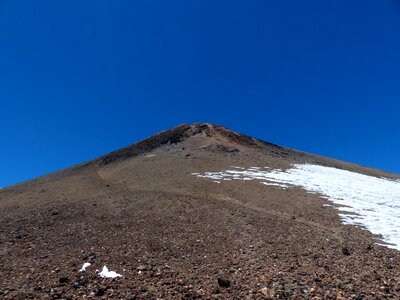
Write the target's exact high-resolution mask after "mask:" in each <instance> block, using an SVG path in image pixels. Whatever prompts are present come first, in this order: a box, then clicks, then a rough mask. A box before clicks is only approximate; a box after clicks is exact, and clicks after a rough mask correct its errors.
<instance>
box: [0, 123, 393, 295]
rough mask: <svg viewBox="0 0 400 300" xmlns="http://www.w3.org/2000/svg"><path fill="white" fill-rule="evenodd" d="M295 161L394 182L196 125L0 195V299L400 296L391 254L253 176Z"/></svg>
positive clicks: (310, 196)
mask: <svg viewBox="0 0 400 300" xmlns="http://www.w3.org/2000/svg"><path fill="white" fill-rule="evenodd" d="M304 164H311V165H317V166H323V167H327V168H332V169H337V170H346V171H351V172H353V173H357V174H363V175H367V176H369V177H374V178H377V177H385V178H387V179H385V180H389V181H390V180H397V179H399V178H400V176H398V175H395V174H390V173H386V172H383V171H379V170H375V169H370V168H366V167H362V166H357V165H354V164H350V163H346V162H342V161H337V160H333V159H329V158H324V157H320V156H316V155H312V154H307V153H304V152H300V151H296V150H293V149H288V148H285V147H281V146H278V145H274V144H271V143H266V142H263V141H260V140H257V139H254V138H251V137H249V136H246V135H243V134H240V133H237V132H233V131H230V130H228V129H226V128H224V127H222V126H217V125H213V124H203V123H202V124H193V125H186V124H184V125H180V126H178V127H176V128H174V129H172V130H168V131H164V132H161V133H159V134H156V135H155V136H152V137H150V138H148V139H146V140H143V141H140V142H138V143H135V144H133V145H131V146H128V147H126V148H123V149H121V150H117V151H115V152H112V153H110V154H107V155H105V156H102V157H100V158H98V159H95V160H93V161H90V162H87V163H83V164H81V165H79V166H75V167H72V168H69V169H66V170H62V171H60V172H57V173H54V174H50V175H46V176H43V177H40V178H37V179H34V180H31V181H29V182H25V183H22V184H18V185H15V186H11V187H8V188H5V189H3V190H1V191H0V299H84V298H99V299H101V298H102V299H156V298H158V299H182V298H185V299H246V298H247V299H399V298H400V267H399V262H400V261H399V259H400V254H399V252H398V251H397V250H393V249H390V248H387V247H384V246H380V245H378V244H377V242H378V243H383V241H378V240H377V236H374V235H373V234H372V233H371V232H369V231H367V230H365V229H363V228H362V227H358V226H351V225H345V224H343V223H342V222H341V219H340V217H339V214H338V209H337V207H336V206H335V205H333V203H332V202H331V201H329V200H328V199H326V197H323V195H321V193H310V191H307V189H306V187H305V186H304V185H303V186H296V185H293V186H291V187H290V188H282V186H281V185H282V184H281V183H279V184H276V185H273V184H261V183H262V182H261V181H262V180H264V179H263V178H261V177H262V176H261V177H260V175H257V174H259V173H260V172H259V170H261V168H268V170H280V171H281V172H285V171H287V170H291V169H292V168H293V166H294V165H304ZM235 169H236V170H243V171H240V172H242V173H239V172H237V173H235V172H234V171H232V170H235ZM226 171H230V172H231V173H229V176H231V174H236V177H234V176H233V175H232V176H231V177H230V178H228V177H223V176H221V177H216V178H220V179H218V180H216V179H213V178H214V177H213V176H216V175H215V174H220V173H221V172H226ZM218 172H219V173H218ZM249 172H250V173H251V172H253V173H251V174H256V175H257V176H255V175H254V177H257V178H255V180H252V178H251V179H249V178H247V179H248V180H247V179H246V180H245V179H243V178H240V179H241V180H235V179H239V177H240V176H239V175H237V174H247V175H248V174H249ZM263 174H264V175H263V176H267V175H265V173H263ZM247 175H246V176H247ZM268 176H270V175H268ZM268 178H271V176H270V177H268ZM225 179H226V180H225ZM274 180H275V179H274ZM216 181H218V182H219V183H217V182H216ZM390 182H391V181H390ZM393 182H395V181H393ZM272 183H273V182H272ZM355 193H357V191H355ZM84 263H90V266H88V267H87V268H86V269H85V270H84V271H83V270H81V268H82V266H83V265H84ZM104 266H107V267H108V269H109V270H110V271H115V272H116V273H118V274H119V275H121V276H118V277H116V278H107V277H106V278H103V277H101V276H100V275H104V276H107V273H106V272H103V273H100V271H102V270H103V267H104ZM109 275H112V274H109ZM114 275H116V274H114Z"/></svg>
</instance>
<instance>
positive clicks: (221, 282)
mask: <svg viewBox="0 0 400 300" xmlns="http://www.w3.org/2000/svg"><path fill="white" fill-rule="evenodd" d="M218 285H219V286H220V287H222V288H228V287H230V286H231V282H230V280H228V279H225V278H221V277H219V278H218Z"/></svg>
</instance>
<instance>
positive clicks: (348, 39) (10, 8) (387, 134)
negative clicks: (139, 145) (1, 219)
mask: <svg viewBox="0 0 400 300" xmlns="http://www.w3.org/2000/svg"><path fill="white" fill-rule="evenodd" d="M0 104H1V106H0V128H1V136H0V137H1V140H0V141H1V144H0V145H1V147H0V186H7V185H10V184H13V183H16V182H21V181H24V180H26V179H29V178H33V177H36V176H38V175H42V174H45V173H49V172H53V171H56V170H58V169H61V168H65V167H68V166H71V165H74V164H77V163H80V162H82V161H86V160H89V159H92V158H95V157H97V156H100V155H102V154H105V153H107V152H110V151H112V150H115V149H118V148H120V147H123V146H126V145H128V144H131V143H133V142H135V141H137V140H139V139H142V138H145V137H148V136H150V135H152V134H154V133H156V132H158V131H160V130H163V129H169V128H171V127H174V126H175V125H177V124H179V123H191V122H214V123H218V124H222V125H225V126H227V127H229V128H231V129H233V130H237V131H240V132H243V133H246V134H248V135H251V136H254V137H258V138H261V139H264V140H267V141H271V142H274V143H278V144H281V145H285V146H289V147H292V148H297V149H300V150H305V151H308V152H313V153H317V154H321V155H326V156H330V157H335V158H339V159H342V160H347V161H352V162H356V163H359V164H363V165H368V166H372V167H376V168H381V169H385V170H389V171H393V172H398V173H400V155H399V154H400V139H399V130H400V118H399V115H400V1H395V0H380V1H376V0H353V1H348V0H346V1H345V0H335V1H321V0H313V1H310V0H299V1H295V0H290V1H286V0H279V1H264V0H260V1H250V0H249V1H234V0H230V1H218V0H210V1H206V0H202V1H187V0H181V1H164V0H159V1H154V0H142V1H128V0H127V1H116V0H113V1H111V0H110V1H104V0H92V1H89V0H87V1H76V0H68V1H61V0H58V1H54V0H38V1H31V0H25V1H22V0H0Z"/></svg>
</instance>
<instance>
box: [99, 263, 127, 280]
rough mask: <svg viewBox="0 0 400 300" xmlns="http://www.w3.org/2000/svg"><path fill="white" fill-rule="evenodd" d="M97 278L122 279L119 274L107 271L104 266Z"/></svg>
mask: <svg viewBox="0 0 400 300" xmlns="http://www.w3.org/2000/svg"><path fill="white" fill-rule="evenodd" d="M99 276H100V277H102V278H116V277H122V275H121V274H118V273H116V272H115V271H109V270H108V268H107V267H106V266H104V267H103V270H102V271H101V272H100V273H99Z"/></svg>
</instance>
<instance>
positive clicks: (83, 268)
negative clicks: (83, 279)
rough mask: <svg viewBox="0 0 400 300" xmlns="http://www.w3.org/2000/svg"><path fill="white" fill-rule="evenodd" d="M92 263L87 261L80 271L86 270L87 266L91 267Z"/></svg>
mask: <svg viewBox="0 0 400 300" xmlns="http://www.w3.org/2000/svg"><path fill="white" fill-rule="evenodd" d="M90 266H91V263H88V262H85V263H84V264H83V266H82V268H81V269H80V270H79V272H85V270H86V268H88V267H90Z"/></svg>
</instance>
